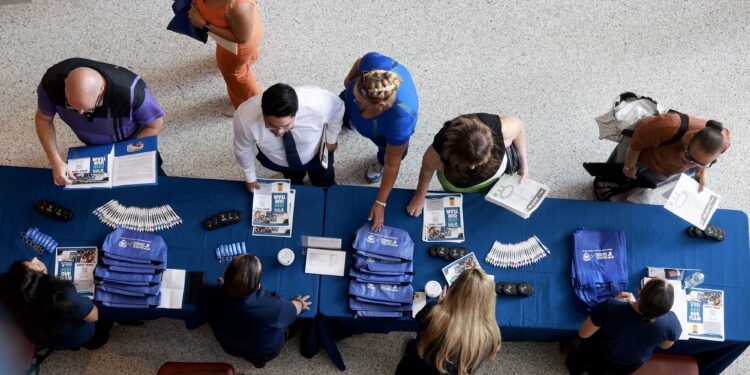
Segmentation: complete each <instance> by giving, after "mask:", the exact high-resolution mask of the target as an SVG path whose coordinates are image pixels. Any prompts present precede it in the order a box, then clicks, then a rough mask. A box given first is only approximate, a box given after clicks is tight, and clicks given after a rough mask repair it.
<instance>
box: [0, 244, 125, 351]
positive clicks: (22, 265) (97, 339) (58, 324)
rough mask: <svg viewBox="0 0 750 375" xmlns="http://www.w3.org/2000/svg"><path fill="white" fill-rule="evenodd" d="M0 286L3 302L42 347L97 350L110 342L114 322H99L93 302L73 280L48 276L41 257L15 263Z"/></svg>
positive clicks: (2, 277)
mask: <svg viewBox="0 0 750 375" xmlns="http://www.w3.org/2000/svg"><path fill="white" fill-rule="evenodd" d="M0 285H2V295H1V296H0V305H2V307H3V308H5V309H7V311H8V313H9V315H10V317H11V319H12V320H13V321H14V322H15V323H16V324H17V325H18V326H19V327H20V328H21V329H22V330H23V331H24V333H25V334H26V336H27V337H28V339H29V341H31V342H32V343H34V344H35V345H37V346H38V347H43V348H50V349H55V350H70V349H78V348H80V347H85V348H87V349H96V348H99V347H100V346H102V345H104V343H105V342H106V341H107V339H108V337H109V328H111V323H109V322H106V323H105V322H102V321H99V312H98V310H97V308H96V306H94V304H93V302H92V301H91V300H90V299H88V298H86V297H83V296H81V295H79V294H78V293H76V289H75V287H74V286H73V284H72V283H71V282H70V281H67V280H60V279H58V278H56V277H54V276H50V275H48V274H47V267H46V266H45V265H44V263H42V262H41V261H39V259H37V258H33V259H31V260H30V261H20V260H18V261H15V262H13V263H12V264H11V265H10V267H9V268H8V271H7V272H6V273H4V274H2V275H1V279H0ZM94 323H96V324H94Z"/></svg>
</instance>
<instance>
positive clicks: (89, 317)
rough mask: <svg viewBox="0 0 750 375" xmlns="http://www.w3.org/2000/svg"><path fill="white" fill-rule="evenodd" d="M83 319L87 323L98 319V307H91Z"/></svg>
mask: <svg viewBox="0 0 750 375" xmlns="http://www.w3.org/2000/svg"><path fill="white" fill-rule="evenodd" d="M83 320H84V321H87V322H89V323H95V322H96V321H97V320H99V309H97V308H96V306H94V308H93V309H91V312H90V313H89V314H88V315H86V317H85V318H83Z"/></svg>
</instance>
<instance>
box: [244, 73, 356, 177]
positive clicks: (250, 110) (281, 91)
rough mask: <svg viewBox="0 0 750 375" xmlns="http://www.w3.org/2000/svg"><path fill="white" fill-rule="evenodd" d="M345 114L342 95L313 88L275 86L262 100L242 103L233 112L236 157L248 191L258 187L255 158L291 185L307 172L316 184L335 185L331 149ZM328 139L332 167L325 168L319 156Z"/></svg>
mask: <svg viewBox="0 0 750 375" xmlns="http://www.w3.org/2000/svg"><path fill="white" fill-rule="evenodd" d="M343 116H344V102H343V101H342V100H341V99H340V98H339V97H338V95H335V94H334V93H332V92H329V91H326V90H323V89H321V88H318V87H313V86H302V87H296V88H293V87H291V86H289V85H285V84H283V83H277V84H275V85H273V86H271V87H269V88H268V89H267V90H266V91H265V92H263V95H262V96H254V97H252V98H250V99H248V100H247V101H246V102H244V103H242V104H241V105H240V106H239V108H237V111H235V113H234V155H235V157H236V158H237V162H238V163H239V165H240V168H242V171H243V172H244V174H245V185H246V186H247V189H248V190H250V191H253V189H256V188H259V187H260V185H258V182H257V180H258V177H257V176H256V174H255V159H256V158H257V159H258V161H259V162H260V164H261V165H263V166H264V167H266V168H268V169H270V170H273V171H277V172H281V173H282V174H283V175H284V178H288V179H290V180H291V182H292V184H302V180H303V179H304V178H305V174H307V175H309V176H310V182H311V183H312V184H313V185H315V186H323V187H328V186H331V185H333V184H335V181H334V178H335V174H334V170H333V151H335V150H336V144H337V142H338V136H339V132H340V131H341V123H342V118H343ZM324 132H325V138H324V137H323V136H324V134H323V133H324ZM324 139H325V142H326V147H325V151H326V152H327V154H328V155H327V157H328V168H324V167H323V165H322V163H321V161H320V155H319V153H320V152H321V151H323V150H321V142H322V141H323V140H324ZM256 147H257V148H258V155H257V157H256V155H255V148H256Z"/></svg>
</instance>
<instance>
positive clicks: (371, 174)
mask: <svg viewBox="0 0 750 375" xmlns="http://www.w3.org/2000/svg"><path fill="white" fill-rule="evenodd" d="M365 178H366V179H367V182H368V183H371V184H372V183H375V182H380V180H381V179H382V178H383V164H380V163H375V164H373V165H371V166H369V167H368V168H367V173H366V174H365Z"/></svg>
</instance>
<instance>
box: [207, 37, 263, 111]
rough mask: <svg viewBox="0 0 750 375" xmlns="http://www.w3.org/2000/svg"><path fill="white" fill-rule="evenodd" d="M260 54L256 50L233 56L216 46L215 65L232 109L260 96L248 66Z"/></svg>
mask: <svg viewBox="0 0 750 375" xmlns="http://www.w3.org/2000/svg"><path fill="white" fill-rule="evenodd" d="M258 57H260V53H259V52H258V50H257V49H253V50H250V51H243V48H242V47H240V53H239V54H237V55H235V54H233V53H231V52H229V51H227V50H226V49H225V48H224V47H222V46H220V45H218V44H217V45H216V65H218V66H219V70H220V71H221V75H222V76H224V82H226V84H227V92H228V93H229V99H230V100H231V101H232V105H233V106H234V108H237V107H239V106H240V104H242V103H243V102H244V101H246V100H248V99H250V98H251V97H253V96H256V95H260V94H261V91H260V87H259V86H258V83H257V82H255V74H253V69H252V68H251V67H250V65H252V64H254V63H255V62H256V61H258Z"/></svg>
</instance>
